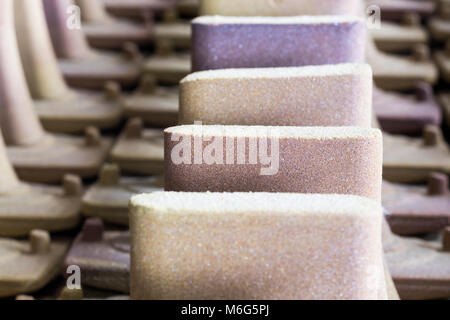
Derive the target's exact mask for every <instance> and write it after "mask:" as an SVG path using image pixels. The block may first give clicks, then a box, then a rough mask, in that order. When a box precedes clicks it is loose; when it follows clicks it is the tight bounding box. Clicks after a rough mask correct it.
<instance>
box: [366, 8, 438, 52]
mask: <svg viewBox="0 0 450 320" xmlns="http://www.w3.org/2000/svg"><path fill="white" fill-rule="evenodd" d="M407 17H408V18H407V21H405V24H404V25H401V24H395V23H390V22H385V21H383V22H382V23H381V28H380V29H375V28H374V29H370V34H371V36H372V37H373V39H374V41H375V43H376V45H377V47H378V49H380V50H382V51H387V52H404V51H411V50H413V49H414V47H415V46H416V45H418V44H427V43H428V40H429V39H428V33H427V32H426V31H425V29H424V28H423V27H422V26H421V25H420V17H419V16H418V15H415V14H412V15H407Z"/></svg>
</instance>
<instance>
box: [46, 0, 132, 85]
mask: <svg viewBox="0 0 450 320" xmlns="http://www.w3.org/2000/svg"><path fill="white" fill-rule="evenodd" d="M43 3H44V9H45V15H46V18H47V24H48V28H49V31H50V36H51V39H52V43H53V47H54V49H55V53H56V55H57V57H58V59H59V65H60V68H61V71H62V73H63V75H64V77H65V78H66V80H67V82H68V83H69V85H71V86H73V87H78V88H85V89H100V88H103V86H104V84H105V82H107V81H116V82H118V83H119V84H120V85H121V86H122V87H125V88H128V87H132V86H134V85H135V84H136V82H137V80H138V78H139V75H140V63H141V56H140V54H139V50H138V49H137V47H136V46H135V45H134V44H133V43H127V44H126V45H124V49H123V53H119V54H117V53H112V52H102V51H93V50H92V49H91V48H90V47H89V45H88V43H87V40H86V37H85V35H84V33H83V31H82V30H81V29H77V28H68V27H67V23H70V19H69V21H67V20H68V17H67V11H68V10H69V9H70V8H71V6H73V0H43Z"/></svg>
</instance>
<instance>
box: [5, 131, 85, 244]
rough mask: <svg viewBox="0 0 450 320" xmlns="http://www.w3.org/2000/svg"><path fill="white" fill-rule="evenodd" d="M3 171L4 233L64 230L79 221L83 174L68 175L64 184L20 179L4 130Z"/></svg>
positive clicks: (11, 234)
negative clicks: (31, 183)
mask: <svg viewBox="0 0 450 320" xmlns="http://www.w3.org/2000/svg"><path fill="white" fill-rule="evenodd" d="M0 175H1V177H2V179H1V182H0V236H4V237H17V236H26V235H27V234H28V233H29V232H30V231H31V230H32V229H35V228H42V229H45V230H48V231H61V230H66V229H70V228H73V227H75V226H76V225H77V224H78V221H79V217H80V209H81V195H82V185H81V181H80V178H79V177H77V176H71V175H66V176H65V177H64V179H63V185H62V188H60V187H50V186H43V185H29V184H25V183H22V182H20V181H19V179H18V178H17V176H16V173H15V172H14V170H13V168H12V166H11V163H10V162H9V159H8V157H7V154H6V150H5V146H4V144H3V139H2V137H1V133H0ZM24 199H26V201H24Z"/></svg>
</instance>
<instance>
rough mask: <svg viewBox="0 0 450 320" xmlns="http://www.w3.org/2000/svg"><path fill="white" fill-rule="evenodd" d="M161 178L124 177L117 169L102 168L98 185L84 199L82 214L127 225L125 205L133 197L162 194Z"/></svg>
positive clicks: (92, 187)
mask: <svg viewBox="0 0 450 320" xmlns="http://www.w3.org/2000/svg"><path fill="white" fill-rule="evenodd" d="M163 188H164V179H163V178H162V177H142V178H140V177H123V176H121V175H120V169H119V167H118V166H117V165H109V164H107V165H104V166H103V168H102V170H101V172H100V179H99V181H98V182H97V183H96V184H94V185H92V186H91V187H89V189H88V190H87V191H86V193H85V195H84V197H83V214H84V215H85V216H88V217H99V218H102V219H103V221H106V222H111V223H116V224H120V225H128V205H129V202H130V199H131V197H132V196H133V195H135V194H139V193H150V192H155V191H162V190H163Z"/></svg>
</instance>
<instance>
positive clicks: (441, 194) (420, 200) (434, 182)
mask: <svg viewBox="0 0 450 320" xmlns="http://www.w3.org/2000/svg"><path fill="white" fill-rule="evenodd" d="M382 199H383V200H382V201H383V207H384V208H385V209H386V211H387V212H388V214H387V215H386V219H387V221H388V222H389V225H390V227H391V230H392V231H393V232H395V233H396V234H399V235H421V234H425V233H429V232H438V231H440V230H442V229H443V228H445V227H447V226H449V225H450V192H449V189H448V177H447V175H445V174H442V173H434V174H432V175H431V176H430V177H429V178H428V186H427V187H426V186H416V185H402V184H393V183H389V182H386V181H384V182H383V189H382Z"/></svg>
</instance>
